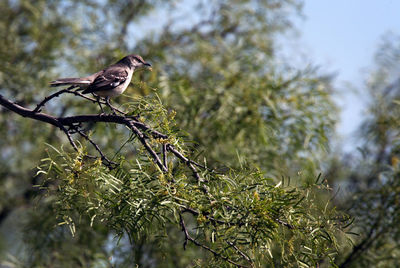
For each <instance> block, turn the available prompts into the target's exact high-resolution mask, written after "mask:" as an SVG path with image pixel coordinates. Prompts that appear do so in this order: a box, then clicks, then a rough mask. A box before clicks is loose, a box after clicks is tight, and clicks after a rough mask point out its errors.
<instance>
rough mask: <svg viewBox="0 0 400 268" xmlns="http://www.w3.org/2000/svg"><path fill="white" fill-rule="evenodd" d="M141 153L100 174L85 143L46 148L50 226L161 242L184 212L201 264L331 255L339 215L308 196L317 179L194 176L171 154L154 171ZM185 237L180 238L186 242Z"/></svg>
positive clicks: (43, 170) (163, 116) (302, 260)
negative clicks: (203, 252) (203, 258)
mask: <svg viewBox="0 0 400 268" xmlns="http://www.w3.org/2000/svg"><path fill="white" fill-rule="evenodd" d="M145 103H146V104H145V105H144V106H143V107H148V109H149V110H151V111H152V115H154V114H156V115H157V116H156V117H157V118H158V122H160V124H158V126H157V130H158V131H162V132H163V133H168V134H169V135H175V136H179V135H180V134H179V132H176V133H173V132H171V131H168V128H170V126H171V125H172V126H173V125H174V123H173V122H171V123H169V124H167V122H170V121H171V119H170V117H169V116H168V113H167V112H166V111H165V110H164V113H161V112H160V113H157V111H159V110H160V107H162V106H160V103H158V102H153V104H152V102H150V101H148V100H146V101H145ZM144 111H146V110H144ZM161 111H162V109H161ZM153 119H154V118H153ZM153 122H154V121H153ZM166 131H168V132H166ZM172 139H173V140H174V141H175V142H174V146H176V147H177V148H180V149H182V150H183V151H188V150H187V148H185V147H186V146H185V144H184V143H183V140H182V139H179V138H172ZM155 142H157V141H155ZM130 143H131V144H132V145H133V147H138V146H139V145H138V143H137V141H136V140H131V141H129V142H128V143H126V144H125V146H127V147H129V146H130ZM53 151H54V152H53ZM143 154H144V153H143V152H140V153H139V155H138V157H135V159H132V160H128V159H125V160H122V161H121V162H120V166H119V168H116V169H114V170H109V169H108V168H106V167H105V166H104V165H102V163H101V161H100V160H96V161H93V160H92V161H91V160H85V158H86V157H85V155H86V153H85V152H84V147H82V148H81V150H80V151H79V152H77V153H68V152H65V151H64V150H56V149H54V148H53V149H52V150H50V153H49V157H48V158H46V159H43V160H42V161H43V165H42V166H41V167H40V170H39V174H41V175H44V178H45V179H44V181H43V186H42V188H43V189H46V191H47V195H48V196H49V197H50V196H52V198H51V199H52V200H53V210H54V211H55V212H56V213H57V214H56V216H57V218H58V221H59V223H58V224H59V225H63V224H67V225H68V226H69V228H70V231H71V233H72V234H73V235H74V234H75V233H77V232H78V233H79V232H80V231H79V230H77V229H76V228H77V227H76V226H77V225H79V224H81V222H82V221H83V222H86V223H90V225H91V226H93V225H95V226H96V225H104V228H107V229H109V230H113V232H115V234H116V235H117V236H119V237H120V239H121V238H123V237H124V235H125V234H127V235H128V237H129V240H130V241H131V242H132V243H134V241H141V240H143V239H146V238H147V237H148V236H153V237H158V238H159V239H160V240H161V241H162V239H170V237H169V236H168V232H167V226H168V225H172V226H174V227H175V228H178V230H179V229H181V228H184V230H183V231H185V230H186V229H185V228H186V227H184V226H185V224H184V223H183V222H182V220H183V219H184V218H185V220H188V221H190V225H189V224H188V225H187V226H188V227H187V230H188V233H189V235H190V236H192V237H195V241H196V242H194V243H193V244H195V245H196V243H200V244H201V245H202V246H201V247H208V248H210V249H211V250H214V251H215V252H216V254H217V256H216V258H215V259H214V260H211V259H210V260H209V261H211V263H214V264H215V265H217V264H218V265H225V264H226V260H224V258H227V259H230V260H231V261H233V262H235V263H243V264H246V260H245V259H246V258H244V257H243V254H245V255H246V256H249V257H247V258H251V259H255V265H256V266H260V265H263V264H266V263H269V264H271V265H272V264H274V263H275V264H276V265H285V266H293V267H297V266H298V265H307V266H314V265H317V264H318V263H321V262H323V261H325V260H326V259H327V258H328V256H329V258H332V259H334V257H335V254H336V252H337V248H338V245H337V239H338V237H341V236H343V234H342V233H341V232H342V227H343V226H344V225H346V224H347V221H348V218H347V217H346V216H344V215H341V214H340V213H337V212H336V211H335V209H332V208H330V207H329V200H325V201H324V202H322V203H321V202H316V201H317V200H318V196H320V195H323V193H329V188H327V186H326V185H324V184H323V183H318V181H317V183H316V184H305V185H290V184H289V185H283V184H282V182H280V183H278V184H276V183H274V180H273V179H270V178H266V177H264V176H263V175H262V173H261V172H259V171H257V170H250V169H246V168H244V167H243V168H242V169H241V170H238V171H236V170H230V171H228V172H225V173H216V172H213V171H209V170H208V169H204V170H203V172H202V173H201V178H202V180H201V181H198V180H196V179H194V177H193V176H192V175H191V171H190V170H189V169H187V168H186V164H185V163H182V162H179V161H177V159H173V158H170V159H169V162H168V166H169V172H168V173H162V172H161V171H160V170H159V169H158V168H157V166H156V165H155V164H154V163H153V162H152V160H151V159H150V158H147V157H144V156H143ZM121 157H122V156H121ZM187 157H189V158H190V159H192V156H191V155H188V156H187ZM204 162H207V161H205V160H204ZM318 179H319V178H318ZM183 214H185V217H184V216H183ZM183 217H184V218H183ZM181 236H183V237H185V236H184V232H183V233H182V234H181ZM164 242H166V241H165V240H164ZM191 242H192V241H191V240H190V238H189V241H186V242H185V244H186V243H191ZM197 246H199V245H197ZM277 252H280V254H279V253H277ZM275 254H277V256H276V257H274V255H275ZM243 258H244V260H243ZM250 263H251V262H250ZM204 264H206V263H204ZM209 264H210V263H209ZM247 264H249V263H248V262H247Z"/></svg>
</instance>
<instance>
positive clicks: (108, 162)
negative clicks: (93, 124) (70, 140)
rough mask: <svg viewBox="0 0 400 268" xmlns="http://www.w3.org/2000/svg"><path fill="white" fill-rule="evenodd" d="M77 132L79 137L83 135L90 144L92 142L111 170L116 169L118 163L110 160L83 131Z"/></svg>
mask: <svg viewBox="0 0 400 268" xmlns="http://www.w3.org/2000/svg"><path fill="white" fill-rule="evenodd" d="M76 132H77V133H79V135H81V136H82V137H84V138H85V139H86V140H87V141H88V142H90V144H92V146H93V147H94V148H95V149H96V151H97V152H98V153H99V154H100V157H101V160H103V161H104V162H105V165H106V166H107V167H108V168H110V169H114V168H115V166H116V165H117V163H115V162H113V161H111V160H109V159H108V158H107V157H106V156H105V155H104V153H103V152H102V151H101V149H100V147H99V146H98V145H97V144H96V143H95V142H94V141H93V140H92V139H91V138H90V137H89V136H88V135H86V134H85V133H84V132H83V131H82V130H80V129H76Z"/></svg>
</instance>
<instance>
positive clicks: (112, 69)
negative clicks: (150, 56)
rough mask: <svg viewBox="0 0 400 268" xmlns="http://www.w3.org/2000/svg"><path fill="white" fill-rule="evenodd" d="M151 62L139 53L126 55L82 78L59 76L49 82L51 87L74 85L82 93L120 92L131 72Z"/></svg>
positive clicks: (113, 93)
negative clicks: (146, 60)
mask: <svg viewBox="0 0 400 268" xmlns="http://www.w3.org/2000/svg"><path fill="white" fill-rule="evenodd" d="M150 66H151V64H150V63H147V62H145V61H144V60H143V58H142V57H140V56H139V55H128V56H126V57H124V58H122V59H121V60H120V61H118V62H117V63H115V64H113V65H110V66H109V67H107V68H105V69H103V70H101V71H99V72H97V73H94V74H92V75H89V76H87V77H82V78H59V79H57V80H54V81H52V82H50V85H51V86H52V87H58V86H67V85H68V86H76V87H77V88H79V90H83V91H82V93H84V94H87V93H94V94H96V95H98V96H100V97H114V96H118V95H120V94H122V93H123V92H124V91H125V89H126V88H127V87H128V85H129V83H130V82H131V79H132V75H133V72H134V71H135V70H137V69H139V68H144V67H150Z"/></svg>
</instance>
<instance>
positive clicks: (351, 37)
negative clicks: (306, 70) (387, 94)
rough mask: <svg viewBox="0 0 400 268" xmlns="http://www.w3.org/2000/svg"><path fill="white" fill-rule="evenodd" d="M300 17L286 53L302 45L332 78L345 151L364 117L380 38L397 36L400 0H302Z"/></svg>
mask: <svg viewBox="0 0 400 268" xmlns="http://www.w3.org/2000/svg"><path fill="white" fill-rule="evenodd" d="M303 14H304V15H305V18H304V19H303V20H299V21H296V27H297V29H298V31H299V33H300V36H299V40H297V41H295V42H294V43H293V44H291V45H289V47H290V46H292V47H291V48H289V49H290V50H292V52H293V49H295V47H296V44H295V43H296V42H300V44H301V45H302V47H305V52H306V54H307V57H308V58H310V59H311V62H312V63H314V64H317V65H320V66H321V68H322V70H323V71H328V72H331V73H335V74H336V79H335V86H336V88H337V89H338V90H339V91H340V92H341V93H342V94H340V96H338V97H337V98H336V99H337V103H338V104H339V106H340V107H341V108H342V112H341V121H340V123H339V126H338V132H339V134H340V135H341V137H342V140H343V143H344V146H345V147H347V149H349V146H350V147H351V144H354V140H353V139H355V135H354V132H355V130H356V128H357V126H358V125H359V123H360V122H361V120H362V117H363V114H365V107H364V103H365V101H366V98H365V94H363V90H362V89H363V85H364V81H365V78H366V77H367V74H368V73H367V71H366V70H367V69H368V68H372V67H373V65H374V53H375V51H376V50H377V49H378V47H379V44H380V41H381V38H382V36H383V35H384V34H385V33H388V32H393V33H395V34H400V0H379V1H378V0H334V1H332V0H305V4H304V9H303ZM355 89H357V90H358V92H357V91H355Z"/></svg>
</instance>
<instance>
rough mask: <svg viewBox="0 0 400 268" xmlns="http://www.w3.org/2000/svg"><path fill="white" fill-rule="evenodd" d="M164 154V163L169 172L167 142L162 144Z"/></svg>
mask: <svg viewBox="0 0 400 268" xmlns="http://www.w3.org/2000/svg"><path fill="white" fill-rule="evenodd" d="M162 156H163V165H164V167H165V168H166V169H167V172H168V165H167V145H166V144H165V143H163V144H162Z"/></svg>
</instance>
